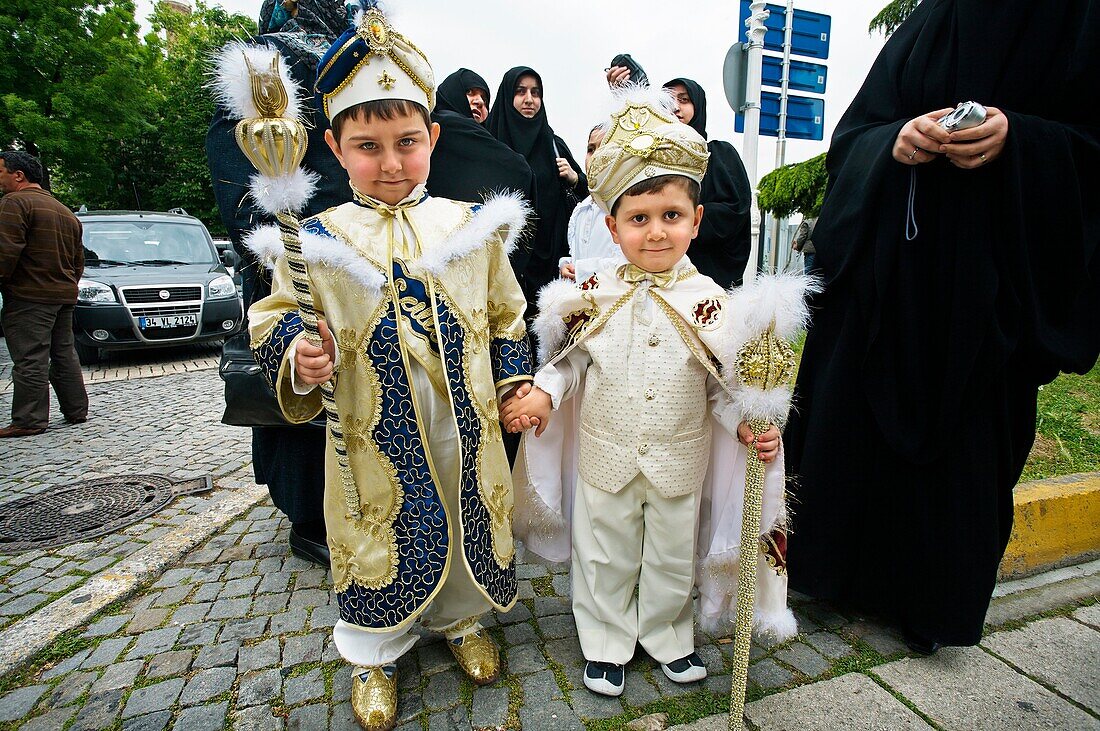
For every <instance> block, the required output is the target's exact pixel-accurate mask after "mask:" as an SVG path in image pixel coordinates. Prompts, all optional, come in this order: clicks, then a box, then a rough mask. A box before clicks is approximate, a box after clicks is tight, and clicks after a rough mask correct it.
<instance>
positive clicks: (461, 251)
mask: <svg viewBox="0 0 1100 731" xmlns="http://www.w3.org/2000/svg"><path fill="white" fill-rule="evenodd" d="M530 215H531V205H530V204H529V203H528V202H527V201H526V199H524V197H523V195H522V194H520V193H518V192H515V191H509V192H507V193H497V194H494V195H491V196H489V197H488V198H486V199H485V203H484V204H482V206H481V207H480V208H479V209H478V211H477V213H475V214H474V215H473V218H471V219H470V221H468V222H467V223H466V224H465V225H464V226H460V227H458V228H457V229H456V230H455V231H453V232H452V233H451V234H450V235H449V236H448V237H447V238H446V239H445V240H444V241H443V242H442V243H440V245H439V246H438V247H436V248H433V249H432V250H431V251H429V252H427V253H425V254H424V256H422V257H421V258H420V261H419V264H420V266H422V267H423V268H424V270H425V271H426V272H428V273H429V274H432V275H435V276H439V275H440V274H442V273H443V272H444V271H445V270H446V268H447V265H448V264H450V263H451V262H452V261H454V260H455V259H461V258H462V257H464V256H467V255H468V254H471V253H473V252H474V251H477V250H478V249H481V248H482V247H483V246H484V245H485V243H486V242H487V241H489V239H490V238H491V237H492V236H493V235H494V234H495V233H497V231H499V230H500V229H501V228H505V229H506V230H507V232H506V233H505V234H504V252H505V253H506V254H511V253H512V251H513V250H515V248H516V242H517V241H518V240H519V236H520V234H521V233H522V232H523V229H524V227H525V226H526V225H527V219H528V218H529V217H530Z"/></svg>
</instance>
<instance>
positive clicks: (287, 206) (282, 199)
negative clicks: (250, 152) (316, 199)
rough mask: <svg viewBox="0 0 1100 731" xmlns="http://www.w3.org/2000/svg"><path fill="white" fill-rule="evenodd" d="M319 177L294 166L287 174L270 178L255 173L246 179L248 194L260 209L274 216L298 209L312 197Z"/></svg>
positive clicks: (303, 206)
mask: <svg viewBox="0 0 1100 731" xmlns="http://www.w3.org/2000/svg"><path fill="white" fill-rule="evenodd" d="M320 180H321V177H320V176H319V175H318V174H317V173H315V172H312V171H308V170H303V169H302V168H295V169H294V170H293V171H291V173H290V174H289V175H286V176H280V177H277V178H272V177H270V176H267V175H264V174H262V173H255V174H254V175H253V176H252V177H251V178H249V180H248V194H249V195H250V196H252V200H253V201H255V202H256V206H257V207H259V209H260V210H261V211H263V212H264V213H266V214H268V215H269V216H274V215H275V214H276V213H280V212H282V211H300V210H302V209H303V208H305V205H306V203H308V202H309V199H310V198H312V197H313V192H314V191H315V190H317V183H318V182H319V181H320Z"/></svg>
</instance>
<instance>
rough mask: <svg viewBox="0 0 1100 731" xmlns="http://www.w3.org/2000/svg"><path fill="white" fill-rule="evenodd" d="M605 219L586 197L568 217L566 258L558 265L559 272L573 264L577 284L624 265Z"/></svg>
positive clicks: (592, 201)
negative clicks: (567, 250)
mask: <svg viewBox="0 0 1100 731" xmlns="http://www.w3.org/2000/svg"><path fill="white" fill-rule="evenodd" d="M605 216H606V214H605V213H604V212H603V210H602V209H601V208H600V207H599V206H598V205H596V201H594V200H592V196H588V197H587V198H585V199H584V200H583V201H581V202H580V203H578V204H577V207H576V208H574V209H573V215H571V216H570V217H569V229H568V233H567V235H568V241H569V256H563V257H562V258H561V260H560V261H558V268H559V269H560V268H561V267H563V266H565V265H566V264H572V265H573V266H574V268H575V269H576V271H577V281H578V282H583V281H584V280H586V279H588V278H589V277H591V276H592V275H593V274H595V273H596V272H598V271H602V270H604V269H608V268H612V267H615V266H618V265H619V264H622V263H623V262H625V261H626V259H625V258H623V252H622V250H621V249H619V245H618V244H616V243H615V242H614V241H613V240H612V238H611V231H609V230H608V228H607V223H606V222H605V221H604V218H605Z"/></svg>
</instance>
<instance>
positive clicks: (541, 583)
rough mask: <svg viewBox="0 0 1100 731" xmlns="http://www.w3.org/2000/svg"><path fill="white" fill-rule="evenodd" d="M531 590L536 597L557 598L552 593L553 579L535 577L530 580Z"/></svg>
mask: <svg viewBox="0 0 1100 731" xmlns="http://www.w3.org/2000/svg"><path fill="white" fill-rule="evenodd" d="M531 588H532V589H534V590H535V595H536V596H557V595H556V594H555V593H554V579H553V577H550V576H536V577H535V578H533V579H531Z"/></svg>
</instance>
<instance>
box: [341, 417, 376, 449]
mask: <svg viewBox="0 0 1100 731" xmlns="http://www.w3.org/2000/svg"><path fill="white" fill-rule="evenodd" d="M340 426H342V427H343V429H344V444H346V445H347V447H348V453H349V454H354V453H355V452H362V451H364V450H366V448H367V444H368V442H369V441H370V437H369V436H368V434H367V430H368V429H369V428H370V424H368V423H367V421H366V420H364V419H355V418H350V419H343V420H342V423H341V424H340Z"/></svg>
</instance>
